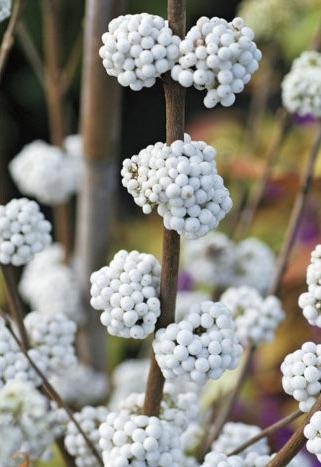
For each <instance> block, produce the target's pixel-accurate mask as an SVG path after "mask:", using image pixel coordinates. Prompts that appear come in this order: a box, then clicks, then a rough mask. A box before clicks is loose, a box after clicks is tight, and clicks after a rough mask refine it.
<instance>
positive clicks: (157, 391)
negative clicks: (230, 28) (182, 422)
mask: <svg viewBox="0 0 321 467" xmlns="http://www.w3.org/2000/svg"><path fill="white" fill-rule="evenodd" d="M167 5H168V21H169V25H170V27H171V28H172V30H173V31H174V34H177V35H179V36H180V37H183V36H184V34H185V25H186V0H168V3H167ZM164 93H165V102H166V142H167V144H171V143H172V142H173V141H175V140H177V139H183V138H184V127H185V90H184V88H183V87H181V86H179V85H178V84H177V83H175V82H174V81H173V80H172V79H171V78H170V77H169V76H167V77H166V78H165V79H164ZM179 247H180V238H179V235H178V234H177V233H176V232H174V231H170V230H167V229H165V228H164V230H163V259H162V273H161V286H160V299H161V316H160V318H159V320H158V323H157V329H159V328H160V327H166V326H167V325H168V324H170V323H171V322H173V321H174V320H175V303H176V291H177V276H178V263H179ZM163 387H164V377H163V375H162V373H161V371H160V368H159V366H158V364H157V362H156V359H155V355H154V352H153V353H152V358H151V364H150V370H149V375H148V381H147V387H146V393H145V401H144V413H145V415H149V416H152V415H153V416H157V415H158V414H159V409H160V404H161V400H162V397H163Z"/></svg>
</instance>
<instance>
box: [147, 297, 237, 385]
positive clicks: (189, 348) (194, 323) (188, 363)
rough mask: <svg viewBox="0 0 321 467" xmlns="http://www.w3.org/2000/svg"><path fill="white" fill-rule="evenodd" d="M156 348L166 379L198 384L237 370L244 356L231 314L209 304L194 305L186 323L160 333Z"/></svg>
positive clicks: (174, 325) (156, 337) (172, 325)
mask: <svg viewBox="0 0 321 467" xmlns="http://www.w3.org/2000/svg"><path fill="white" fill-rule="evenodd" d="M153 348H154V352H155V357H156V360H157V363H158V365H159V367H160V369H161V371H162V373H163V375H164V377H165V379H168V380H170V379H175V378H181V377H187V378H188V379H191V380H192V381H194V382H196V383H198V384H204V383H206V381H207V380H208V379H218V378H220V377H221V376H222V374H223V373H224V371H226V370H231V369H234V368H236V366H237V364H238V362H239V358H240V355H241V353H242V347H241V345H240V344H239V341H238V338H237V336H236V333H235V325H234V322H233V319H232V315H231V313H230V311H229V310H228V309H227V308H226V306H225V305H223V304H222V303H213V302H210V301H207V302H203V303H202V304H199V305H196V304H195V305H192V306H191V308H190V312H189V313H188V315H187V317H186V318H185V319H184V320H182V321H180V322H179V323H172V324H170V325H169V326H167V328H161V329H159V330H158V331H157V332H156V335H155V340H154V342H153Z"/></svg>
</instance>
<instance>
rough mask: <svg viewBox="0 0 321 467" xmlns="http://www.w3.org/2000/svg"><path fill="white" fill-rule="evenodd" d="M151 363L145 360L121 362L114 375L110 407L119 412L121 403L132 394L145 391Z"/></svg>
mask: <svg viewBox="0 0 321 467" xmlns="http://www.w3.org/2000/svg"><path fill="white" fill-rule="evenodd" d="M149 365H150V361H149V359H148V358H144V359H135V360H134V359H129V360H124V361H123V362H121V363H120V364H119V365H117V367H116V368H115V369H114V371H113V374H112V385H113V388H114V391H113V394H112V398H111V401H110V403H109V407H111V408H112V409H113V410H118V408H119V406H120V403H121V402H122V401H124V400H125V399H126V398H127V397H128V396H129V395H130V394H132V393H142V392H144V391H145V387H146V381H147V376H148V370H149Z"/></svg>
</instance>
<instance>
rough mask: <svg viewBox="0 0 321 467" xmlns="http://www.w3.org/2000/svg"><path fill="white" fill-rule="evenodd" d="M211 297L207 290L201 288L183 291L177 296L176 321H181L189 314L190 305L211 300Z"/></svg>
mask: <svg viewBox="0 0 321 467" xmlns="http://www.w3.org/2000/svg"><path fill="white" fill-rule="evenodd" d="M210 299H211V297H210V296H209V294H207V293H205V292H201V291H199V290H195V291H187V290H186V291H185V290H184V291H181V292H178V293H177V296H176V309H175V321H176V322H179V321H181V320H182V319H185V317H186V316H187V314H188V312H189V309H190V306H191V305H194V304H197V303H201V302H205V301H207V300H210Z"/></svg>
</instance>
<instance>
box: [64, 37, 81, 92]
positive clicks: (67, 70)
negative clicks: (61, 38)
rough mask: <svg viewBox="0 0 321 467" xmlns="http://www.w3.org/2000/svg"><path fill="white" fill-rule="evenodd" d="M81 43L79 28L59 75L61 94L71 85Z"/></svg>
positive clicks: (78, 59) (79, 54)
mask: <svg viewBox="0 0 321 467" xmlns="http://www.w3.org/2000/svg"><path fill="white" fill-rule="evenodd" d="M82 45H83V30H82V29H81V30H80V31H79V33H78V36H77V37H76V40H75V42H74V44H73V46H72V49H71V51H70V54H69V57H68V59H67V62H66V64H65V65H64V67H63V70H62V75H61V89H62V92H63V94H66V92H67V91H68V89H69V88H70V86H71V83H72V81H73V79H74V76H75V73H76V71H77V67H78V65H79V62H80V58H81V52H82Z"/></svg>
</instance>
